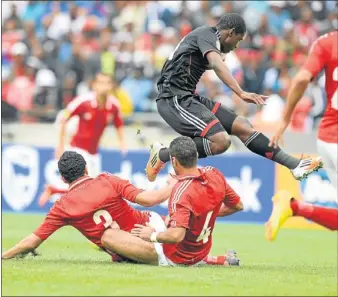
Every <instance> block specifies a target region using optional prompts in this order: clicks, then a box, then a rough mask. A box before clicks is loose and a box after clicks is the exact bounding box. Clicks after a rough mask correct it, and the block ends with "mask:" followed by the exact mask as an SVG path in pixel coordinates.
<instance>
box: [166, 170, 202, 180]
mask: <svg viewBox="0 0 338 297" xmlns="http://www.w3.org/2000/svg"><path fill="white" fill-rule="evenodd" d="M198 171H199V172H200V175H191V174H183V175H173V174H170V175H171V176H172V177H173V178H175V179H177V180H179V181H183V180H187V179H200V180H202V181H205V174H206V172H207V171H208V170H207V169H206V168H198Z"/></svg>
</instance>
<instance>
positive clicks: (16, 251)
mask: <svg viewBox="0 0 338 297" xmlns="http://www.w3.org/2000/svg"><path fill="white" fill-rule="evenodd" d="M41 243H43V240H42V239H41V238H40V237H38V236H36V235H35V234H34V233H32V234H30V235H28V236H27V237H26V238H25V239H23V240H22V241H20V242H19V243H18V244H17V245H15V246H14V247H12V248H11V249H9V250H8V251H6V252H4V253H3V254H2V255H1V259H3V260H7V259H12V258H14V257H16V256H24V255H26V254H28V253H30V252H34V250H35V249H36V248H38V247H39V245H40V244H41Z"/></svg>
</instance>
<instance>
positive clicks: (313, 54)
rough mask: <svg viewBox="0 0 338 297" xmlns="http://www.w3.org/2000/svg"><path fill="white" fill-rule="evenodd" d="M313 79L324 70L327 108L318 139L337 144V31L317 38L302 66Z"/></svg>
mask: <svg viewBox="0 0 338 297" xmlns="http://www.w3.org/2000/svg"><path fill="white" fill-rule="evenodd" d="M303 68H304V69H306V70H308V71H310V72H311V73H312V75H313V77H315V76H317V75H318V73H319V72H321V71H322V70H323V69H325V90H326V96H327V106H326V110H325V113H324V116H323V118H322V120H321V123H320V125H319V130H318V138H319V139H321V140H323V141H325V142H329V143H338V31H334V32H330V33H327V34H325V35H323V36H321V37H319V38H318V39H317V40H316V41H315V42H314V44H313V45H312V48H311V50H310V54H309V56H308V58H307V60H306V62H305V65H304V66H303Z"/></svg>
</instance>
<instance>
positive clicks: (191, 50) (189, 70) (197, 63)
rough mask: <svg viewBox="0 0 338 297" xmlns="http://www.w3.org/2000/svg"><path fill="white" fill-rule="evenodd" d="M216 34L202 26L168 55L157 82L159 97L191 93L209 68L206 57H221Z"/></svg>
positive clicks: (217, 34) (214, 29) (216, 31)
mask: <svg viewBox="0 0 338 297" xmlns="http://www.w3.org/2000/svg"><path fill="white" fill-rule="evenodd" d="M219 38H220V33H219V32H218V30H217V29H216V28H215V27H208V26H203V27H199V28H197V29H195V30H194V31H192V32H190V33H189V34H188V35H186V36H185V37H184V38H183V39H182V40H181V41H180V43H179V44H178V45H177V46H176V48H175V50H174V51H173V52H172V54H171V55H170V56H169V58H168V60H167V61H166V63H165V64H164V66H163V69H162V72H161V77H160V79H159V80H158V82H157V87H158V90H159V93H160V94H159V98H161V97H162V98H163V97H171V96H175V95H187V94H193V93H194V92H195V89H196V85H197V83H198V81H199V80H200V78H201V76H202V74H203V73H204V72H205V71H206V70H208V69H210V68H209V62H208V60H207V58H206V54H207V53H208V52H211V51H215V52H217V53H219V54H221V46H220V41H219Z"/></svg>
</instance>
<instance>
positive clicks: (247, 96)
mask: <svg viewBox="0 0 338 297" xmlns="http://www.w3.org/2000/svg"><path fill="white" fill-rule="evenodd" d="M239 97H240V98H241V99H242V100H243V101H245V102H247V103H254V104H257V105H264V104H265V100H266V99H268V98H269V96H265V95H259V94H256V93H248V92H244V91H243V92H242V93H241V94H239Z"/></svg>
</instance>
